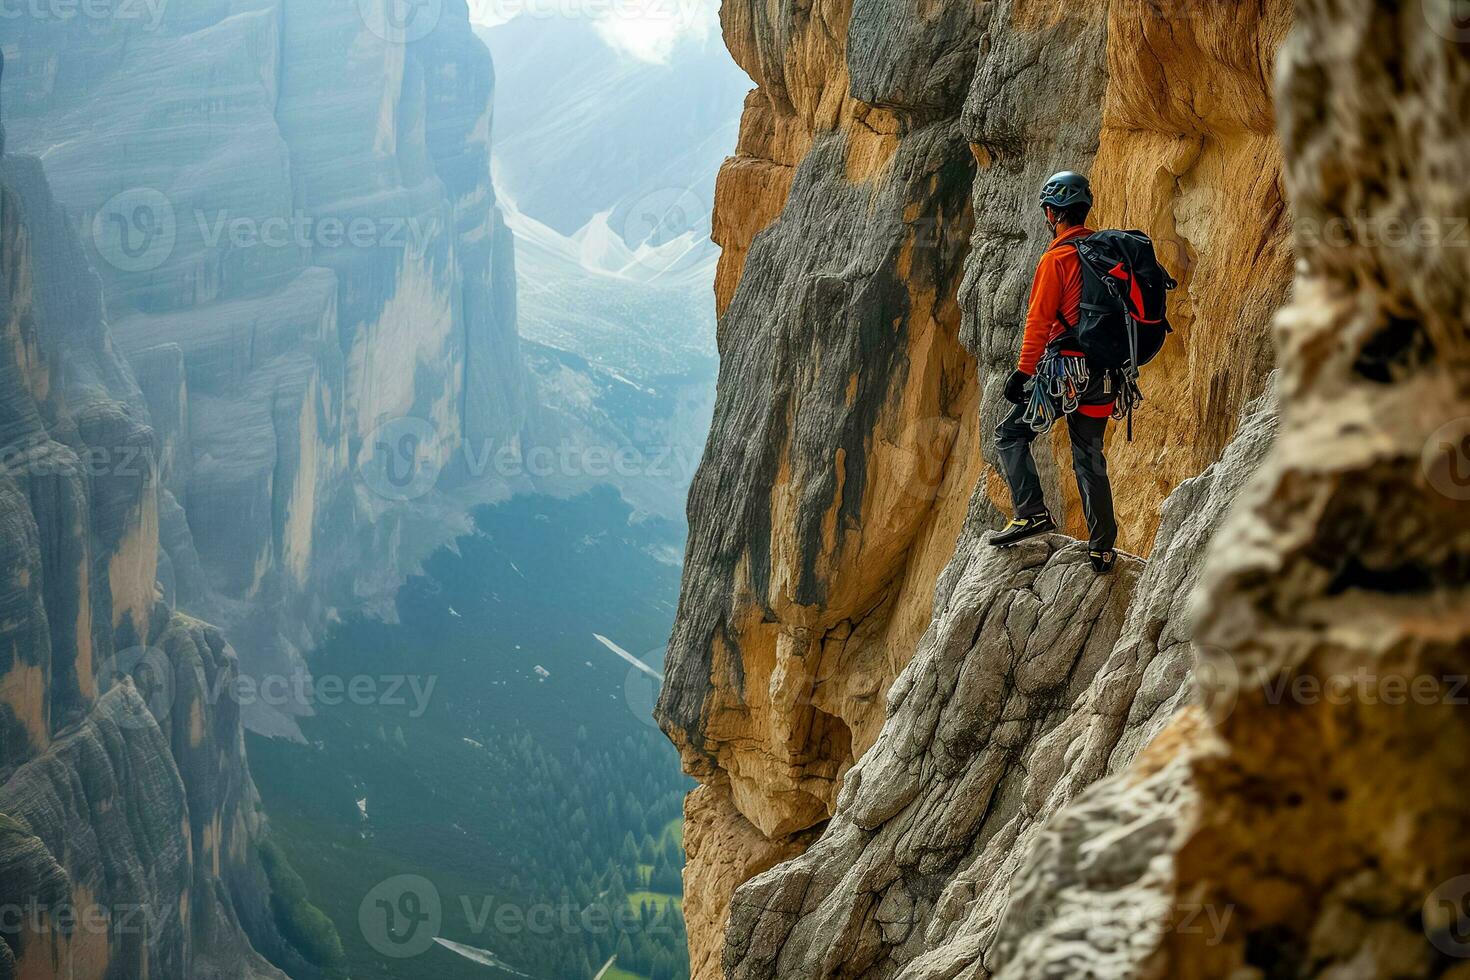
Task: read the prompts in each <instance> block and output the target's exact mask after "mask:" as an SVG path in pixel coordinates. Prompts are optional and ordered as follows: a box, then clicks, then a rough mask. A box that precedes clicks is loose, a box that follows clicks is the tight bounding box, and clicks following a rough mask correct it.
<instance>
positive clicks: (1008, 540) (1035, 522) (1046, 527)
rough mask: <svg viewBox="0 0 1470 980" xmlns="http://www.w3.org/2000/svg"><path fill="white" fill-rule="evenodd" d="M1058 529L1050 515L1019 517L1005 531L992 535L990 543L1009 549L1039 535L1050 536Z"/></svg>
mask: <svg viewBox="0 0 1470 980" xmlns="http://www.w3.org/2000/svg"><path fill="white" fill-rule="evenodd" d="M1056 529H1057V525H1056V522H1055V521H1053V520H1052V519H1051V515H1050V514H1040V515H1038V516H1036V517H1018V518H1016V519H1015V520H1014V521H1011V522H1010V523H1009V524H1007V525H1006V526H1005V529H1004V530H1002V531H998V532H996V533H995V534H992V535H991V536H990V543H991V545H993V546H994V547H996V548H1009V547H1010V546H1011V545H1013V544H1020V543H1021V542H1022V541H1025V540H1026V539H1027V538H1034V537H1036V536H1037V535H1038V534H1050V533H1051V532H1052V531H1055V530H1056Z"/></svg>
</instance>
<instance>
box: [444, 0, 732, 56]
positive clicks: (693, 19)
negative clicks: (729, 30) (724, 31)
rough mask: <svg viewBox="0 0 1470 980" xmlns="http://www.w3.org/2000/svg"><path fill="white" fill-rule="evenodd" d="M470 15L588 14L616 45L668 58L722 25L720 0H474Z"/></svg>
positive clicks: (493, 19)
mask: <svg viewBox="0 0 1470 980" xmlns="http://www.w3.org/2000/svg"><path fill="white" fill-rule="evenodd" d="M470 17H471V19H473V20H474V21H475V22H476V23H479V24H484V25H486V26H490V27H493V26H495V25H497V24H504V23H506V22H507V21H510V20H513V19H515V18H516V17H530V18H536V19H550V18H553V17H567V18H585V19H587V20H590V21H592V22H593V24H594V26H595V27H596V28H597V33H598V34H599V35H601V37H602V39H603V40H604V41H606V42H607V43H608V44H609V45H610V46H611V47H613V48H614V49H616V50H618V51H621V52H623V53H625V54H628V55H631V56H632V57H635V58H639V59H642V60H643V61H648V62H653V63H662V62H666V61H668V60H669V57H670V56H671V55H672V54H673V52H674V49H675V48H676V47H677V46H678V45H679V44H680V43H682V42H685V41H696V42H703V41H705V40H707V39H708V38H709V36H710V35H711V34H712V33H714V32H715V31H716V30H717V28H718V25H719V0H470Z"/></svg>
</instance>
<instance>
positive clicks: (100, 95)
mask: <svg viewBox="0 0 1470 980" xmlns="http://www.w3.org/2000/svg"><path fill="white" fill-rule="evenodd" d="M144 6H146V5H138V7H139V8H140V9H139V10H138V11H137V12H136V15H134V16H126V15H124V14H123V13H122V12H119V13H118V15H117V16H113V17H108V18H105V19H103V20H102V21H98V19H97V18H95V17H21V18H18V19H14V20H13V21H12V24H11V28H7V36H6V38H5V46H6V51H7V53H9V54H11V55H12V65H11V68H12V71H11V72H10V77H9V79H8V82H7V85H8V88H7V93H6V98H7V110H8V112H9V114H10V115H9V118H10V119H11V138H12V142H13V144H14V145H15V146H16V147H17V148H22V149H26V150H29V151H30V152H33V153H35V154H37V155H43V156H44V159H45V166H46V171H47V174H48V175H49V177H50V178H51V180H52V181H53V183H54V185H55V187H56V194H57V197H58V198H59V200H60V201H61V202H62V203H63V205H64V206H65V207H66V208H67V209H68V211H69V212H70V214H71V215H72V216H73V220H74V222H75V225H76V227H77V230H78V231H79V232H81V234H82V238H83V240H84V242H86V243H87V244H88V246H89V247H88V249H87V251H88V257H89V259H90V260H91V262H92V264H93V266H94V267H95V268H96V269H97V271H98V273H99V274H100V276H101V277H102V280H103V284H104V286H105V295H106V303H107V308H108V313H109V315H110V318H111V320H112V329H113V335H114V337H115V341H116V344H117V346H118V347H119V349H120V350H121V351H122V352H123V353H124V354H126V356H127V357H128V359H129V360H130V361H131V363H132V365H133V367H134V369H135V373H136V375H137V378H138V381H139V383H140V385H141V387H142V391H143V395H144V398H145V400H146V401H147V404H148V407H149V409H150V411H151V413H152V415H153V417H154V420H155V427H156V431H157V432H158V434H159V435H160V438H161V442H160V452H161V454H162V457H163V458H162V459H161V460H160V466H159V471H160V472H159V479H160V481H161V483H162V487H161V489H162V491H163V492H162V493H161V494H160V497H159V514H158V517H157V520H159V522H160V524H161V527H162V530H163V532H164V533H163V535H162V543H163V546H164V547H163V550H162V553H161V555H160V557H159V560H160V562H161V563H162V565H163V568H164V575H163V578H164V581H165V583H166V584H167V585H168V597H169V600H170V601H171V602H175V603H177V604H179V605H180V606H182V607H183V608H186V609H188V610H189V611H190V612H194V613H198V614H200V615H202V616H205V617H206V618H209V619H211V620H213V621H216V622H219V623H220V624H221V625H222V626H225V627H227V628H228V631H229V635H230V637H231V639H232V641H233V642H234V643H235V645H237V646H238V647H239V648H240V649H241V650H242V651H243V652H244V653H246V654H248V656H249V667H250V670H251V672H252V673H254V674H256V675H265V674H278V673H279V674H287V675H291V674H293V673H295V672H296V671H298V670H300V669H301V667H300V654H301V652H302V651H304V650H305V649H306V648H308V647H309V646H310V645H311V644H312V642H313V640H314V639H315V637H316V635H317V633H318V632H319V630H320V628H321V627H322V626H323V625H324V624H325V622H327V621H328V620H329V618H330V616H331V611H332V607H333V606H334V605H350V604H357V603H361V602H362V601H364V600H366V599H369V598H373V597H377V596H380V595H382V594H383V593H384V592H386V591H390V590H392V589H393V588H394V587H395V586H396V584H397V582H398V581H399V579H400V578H401V576H402V574H403V573H404V572H405V570H406V569H407V568H409V567H411V566H412V563H413V561H414V560H415V559H416V558H419V557H422V555H423V554H424V553H426V549H431V548H432V547H433V543H434V541H435V540H438V539H437V538H434V537H433V536H432V535H430V534H428V533H425V532H424V530H423V528H422V526H421V525H426V524H433V523H436V522H437V523H438V524H440V525H443V524H444V523H445V522H444V521H442V520H439V519H438V518H437V516H436V518H434V519H432V520H421V521H419V522H418V523H417V524H414V525H413V527H415V528H417V530H415V531H414V532H412V533H409V531H408V530H407V524H406V522H408V521H410V520H411V519H412V518H413V516H414V515H413V510H414V508H413V506H412V504H413V502H414V501H415V500H417V499H418V497H419V496H421V495H420V493H419V491H420V490H421V489H422V490H423V491H425V492H426V491H427V490H428V489H429V488H428V487H423V488H419V487H417V486H410V487H408V489H407V490H404V489H403V488H401V487H397V486H394V485H390V484H385V483H383V481H378V480H375V476H376V475H378V473H379V471H381V470H383V469H384V468H385V467H386V466H388V465H392V464H399V465H402V464H403V462H404V461H400V460H399V459H398V458H397V456H396V455H395V454H397V453H398V452H399V448H400V440H401V438H402V437H403V436H404V434H405V431H406V432H407V433H408V434H409V435H412V436H415V437H416V440H417V441H416V442H415V446H416V447H417V448H416V449H415V451H414V454H413V455H412V457H411V458H409V459H408V460H407V461H406V464H407V465H408V466H409V467H417V468H418V469H419V470H420V471H422V472H420V473H410V476H411V477H412V476H420V477H421V476H422V474H423V473H425V472H432V473H433V474H438V473H440V472H441V471H451V474H452V471H453V470H454V465H452V464H458V463H459V461H460V460H461V459H462V458H463V457H465V456H473V458H483V457H488V456H489V455H490V454H491V453H492V452H493V451H494V450H496V449H500V448H502V447H505V446H510V447H515V446H517V445H518V444H519V439H520V437H521V434H522V431H523V429H524V427H525V425H526V419H527V414H528V411H529V408H528V397H527V391H526V385H527V382H526V378H525V372H524V369H523V367H522V364H521V359H520V354H519V341H518V338H517V335H516V329H515V284H514V260H513V257H512V241H511V235H510V232H509V231H508V229H507V228H506V226H505V223H504V221H503V220H502V217H501V214H500V211H499V209H498V206H497V204H496V199H495V192H494V188H493V187H492V186H491V182H490V138H491V115H492V109H491V106H492V101H493V88H494V73H493V68H492V66H491V64H490V57H489V53H488V52H487V51H486V49H485V47H484V45H483V44H482V43H481V42H480V41H479V40H478V39H477V38H476V37H475V35H474V33H473V31H472V30H471V27H470V24H469V20H468V11H467V8H466V5H465V3H464V2H463V0H457V2H456V0H451V2H447V3H444V4H438V3H436V4H434V5H433V6H432V9H426V10H424V11H423V16H422V17H420V18H418V19H417V20H415V21H414V22H413V23H410V24H408V25H404V26H400V25H398V22H397V21H396V20H393V19H392V18H390V17H389V15H388V8H389V7H390V6H392V5H391V4H390V3H388V0H382V2H381V3H379V2H376V0H372V2H368V0H365V2H361V3H359V2H357V0H325V2H315V0H314V2H310V3H303V2H295V0H241V2H229V3H226V2H199V3H194V2H191V3H188V4H164V5H159V6H158V8H157V10H156V12H155V11H152V9H151V8H150V10H149V11H148V12H147V13H148V15H147V16H145V15H144V14H145V12H144V11H143V10H142V9H141V8H143V7H144ZM12 28H13V29H12ZM405 418H407V419H412V420H415V421H413V422H409V423H401V422H399V421H398V420H401V419H405ZM385 423H390V424H392V425H397V426H398V428H391V427H390V428H389V429H388V430H384V429H383V428H382V427H383V426H384V424H385ZM467 446H468V447H471V448H472V449H473V453H472V454H471V453H466V452H463V450H464V449H465V447H467ZM387 457H393V458H392V459H391V460H387ZM385 460H387V461H386V462H385ZM445 482H446V483H448V482H450V480H446V481H445ZM460 509H461V510H462V509H463V508H460ZM451 533H453V529H452V528H448V527H445V528H442V530H441V531H440V536H441V537H442V535H444V534H451ZM406 542H407V543H406ZM369 559H370V560H369ZM152 560H153V559H152V558H151V557H150V558H149V559H148V561H150V562H151V561H152ZM201 573H202V574H201ZM138 581H139V582H143V583H146V588H147V590H148V595H147V598H148V599H149V600H150V601H151V588H152V581H153V577H152V574H151V572H149V573H148V574H146V575H141V576H139V577H138ZM298 710H305V709H304V706H299V708H298ZM251 721H252V723H254V724H257V725H260V726H261V727H263V728H265V729H266V730H271V731H275V730H278V728H277V726H276V724H275V723H273V722H272V720H271V719H269V718H265V717H258V716H252V718H251Z"/></svg>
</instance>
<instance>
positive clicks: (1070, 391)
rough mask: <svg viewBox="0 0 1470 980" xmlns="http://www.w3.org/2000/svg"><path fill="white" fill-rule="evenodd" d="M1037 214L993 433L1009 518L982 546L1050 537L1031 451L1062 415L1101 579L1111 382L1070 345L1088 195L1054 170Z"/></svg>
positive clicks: (1113, 535) (1108, 548)
mask: <svg viewBox="0 0 1470 980" xmlns="http://www.w3.org/2000/svg"><path fill="white" fill-rule="evenodd" d="M1041 207H1042V211H1043V212H1044V213H1045V215H1046V223H1047V225H1048V226H1049V227H1050V228H1051V231H1052V235H1053V238H1052V243H1051V246H1050V247H1049V248H1048V249H1047V250H1046V253H1045V254H1044V255H1042V257H1041V263H1040V264H1039V265H1038V266H1037V268H1036V278H1035V280H1034V281H1033V282H1032V284H1031V301H1030V304H1029V308H1028V310H1027V313H1026V333H1025V338H1024V340H1023V341H1022V343H1021V358H1020V363H1019V365H1018V366H1017V368H1016V370H1015V372H1014V373H1013V374H1012V375H1011V377H1010V379H1009V380H1008V381H1007V382H1006V388H1005V397H1006V400H1007V401H1009V402H1011V403H1012V405H1013V407H1012V408H1011V411H1010V413H1009V414H1007V415H1006V417H1005V420H1004V421H1002V422H1001V423H1000V425H998V426H997V427H996V429H995V437H996V448H997V450H998V452H999V455H1000V465H1001V472H1002V473H1003V474H1004V475H1005V479H1006V483H1007V484H1009V486H1010V488H1011V503H1012V505H1013V506H1014V507H1015V512H1016V518H1015V520H1013V521H1011V523H1010V524H1009V525H1008V526H1007V527H1006V528H1005V530H1003V531H1001V532H999V533H997V534H996V535H994V536H993V537H991V539H990V543H991V544H992V545H995V546H996V547H1002V548H1003V547H1007V546H1009V545H1013V544H1016V543H1018V542H1021V541H1024V540H1026V539H1027V538H1033V537H1036V536H1037V535H1039V534H1046V533H1048V532H1050V531H1055V530H1056V523H1055V522H1054V521H1053V520H1052V518H1051V514H1049V513H1048V512H1047V509H1046V501H1045V500H1044V499H1043V497H1042V493H1041V478H1040V476H1038V474H1037V472H1036V461H1035V459H1033V458H1032V455H1031V443H1032V442H1033V441H1035V439H1036V437H1037V435H1039V434H1040V433H1042V432H1045V431H1046V430H1047V429H1049V428H1050V427H1051V424H1052V423H1053V422H1054V421H1056V418H1057V416H1058V415H1059V414H1065V415H1066V417H1067V431H1068V434H1069V436H1070V437H1071V440H1072V469H1073V471H1074V472H1075V473H1076V474H1077V489H1078V490H1079V491H1080V492H1081V495H1082V509H1083V511H1084V513H1086V515H1087V527H1088V531H1089V533H1090V535H1091V539H1092V540H1091V559H1092V567H1093V568H1094V569H1096V570H1097V572H1098V573H1099V574H1106V573H1107V572H1111V571H1112V570H1113V566H1114V564H1115V563H1116V561H1117V552H1116V551H1114V545H1115V544H1116V543H1117V539H1118V523H1117V520H1116V518H1115V517H1114V516H1113V489H1112V485H1111V484H1110V483H1109V482H1108V461H1107V457H1106V456H1105V455H1104V454H1103V436H1104V434H1105V433H1106V431H1107V426H1108V419H1109V418H1110V417H1111V416H1112V414H1113V403H1114V401H1115V397H1116V396H1115V394H1114V392H1113V387H1114V381H1113V377H1112V375H1111V374H1110V373H1108V372H1094V374H1095V376H1090V375H1089V372H1088V370H1087V362H1086V358H1085V357H1084V355H1083V354H1082V352H1081V351H1080V350H1078V349H1077V348H1076V346H1075V344H1074V343H1071V342H1070V338H1071V330H1072V327H1073V326H1074V325H1075V324H1076V323H1077V322H1078V319H1079V316H1078V315H1079V313H1080V307H1081V302H1082V260H1081V258H1080V257H1079V256H1078V254H1077V249H1076V246H1075V243H1076V242H1077V241H1079V240H1081V239H1083V238H1086V237H1087V236H1088V235H1091V234H1092V229H1090V228H1088V227H1087V215H1088V213H1089V212H1090V211H1091V210H1092V188H1091V186H1090V185H1089V184H1088V182H1087V178H1086V177H1083V176H1082V175H1081V174H1075V173H1072V172H1071V171H1063V172H1062V173H1059V174H1057V175H1056V176H1054V177H1052V178H1051V179H1050V180H1049V181H1047V182H1046V186H1045V187H1044V188H1042V191H1041Z"/></svg>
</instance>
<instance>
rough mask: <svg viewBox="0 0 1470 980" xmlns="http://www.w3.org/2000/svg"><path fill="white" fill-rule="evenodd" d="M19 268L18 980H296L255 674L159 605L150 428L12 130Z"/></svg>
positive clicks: (5, 307)
mask: <svg viewBox="0 0 1470 980" xmlns="http://www.w3.org/2000/svg"><path fill="white" fill-rule="evenodd" d="M0 256H3V288H0V336H3V343H0V434H3V438H0V442H3V444H4V445H5V446H6V447H7V448H6V451H5V458H4V459H3V460H0V527H3V528H4V534H3V536H0V905H3V907H4V909H5V916H4V922H3V924H0V977H7V978H8V977H41V976H65V977H75V978H88V977H95V978H101V977H104V976H112V977H184V976H188V977H206V978H225V977H236V978H268V977H281V976H283V974H281V973H280V972H278V971H277V970H276V969H275V968H274V967H272V966H270V965H269V964H268V963H267V962H266V961H265V959H263V958H262V956H261V955H260V953H259V952H257V950H260V951H262V952H265V953H268V954H270V955H271V956H272V957H273V958H274V959H275V960H277V961H278V962H283V963H291V962H294V961H295V960H298V959H299V957H297V955H296V954H295V953H294V952H293V951H292V950H291V949H290V947H289V946H288V945H287V944H286V943H285V941H284V940H283V939H282V938H281V936H280V935H279V934H278V933H277V931H276V926H275V923H274V920H273V918H272V915H271V911H270V904H269V903H270V889H269V886H268V883H267V879H266V875H265V870H264V868H263V866H262V864H261V861H260V857H259V853H258V847H259V844H260V842H261V841H262V839H263V836H264V830H265V828H264V824H263V817H262V815H261V813H260V808H259V803H258V801H257V798H256V794H255V788H254V785H253V783H252V781H251V777H250V772H249V769H248V767H247V766H246V763H245V749H244V735H243V729H242V727H241V722H240V712H239V707H238V705H237V704H236V703H235V702H234V701H233V700H232V699H231V698H230V697H228V696H226V697H223V698H222V697H221V696H220V692H221V691H225V692H228V691H230V690H231V686H232V684H233V681H234V677H235V673H236V670H237V664H236V659H235V654H234V651H233V650H232V649H231V648H230V647H229V645H228V644H226V643H225V641H224V639H223V637H222V636H221V635H220V634H219V632H218V631H216V630H214V629H213V628H212V627H209V626H206V625H204V624H201V623H198V622H196V621H194V620H191V619H189V618H187V617H185V616H183V615H181V614H178V613H176V612H173V611H172V610H171V609H170V608H169V606H168V605H167V604H166V603H165V602H164V601H162V598H161V594H160V592H159V591H158V590H157V588H156V585H155V573H156V570H157V569H156V564H155V563H156V560H157V556H158V553H159V542H160V533H161V527H162V526H163V524H165V523H166V522H167V519H166V518H164V517H163V516H162V515H163V514H164V510H163V507H162V506H161V501H162V500H164V499H165V494H166V489H165V474H163V473H161V472H160V471H159V469H158V468H157V467H156V466H155V460H156V459H157V454H156V453H154V452H153V451H152V449H153V448H154V446H155V441H156V437H155V432H154V430H153V429H152V427H151V425H150V413H149V408H148V406H147V404H146V399H145V398H144V397H143V394H142V392H141V391H140V389H139V387H138V385H137V382H136V380H135V377H134V374H133V371H132V369H131V368H130V366H129V365H128V363H127V362H126V360H124V358H123V357H122V356H121V354H120V353H119V351H118V350H117V349H116V347H115V346H114V344H113V341H112V338H111V334H110V332H109V329H108V324H107V321H106V319H105V317H104V315H103V310H102V294H101V288H100V283H99V281H98V279H97V277H96V276H95V275H93V274H92V273H91V272H90V270H89V268H88V265H87V261H86V258H85V255H84V254H83V250H82V247H81V244H80V242H79V241H78V240H77V238H76V236H75V235H74V234H73V232H72V229H71V228H70V226H69V225H68V223H67V221H66V218H65V215H64V212H63V210H62V208H61V207H60V205H59V204H58V203H57V201H56V200H55V199H54V198H53V197H52V195H51V191H50V188H49V185H48V183H47V181H46V179H45V176H44V175H43V173H42V168H41V164H40V162H39V161H38V160H36V159H34V158H32V157H25V156H17V155H16V154H14V153H12V152H10V151H9V150H8V148H7V147H6V146H5V137H4V130H3V128H0Z"/></svg>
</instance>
